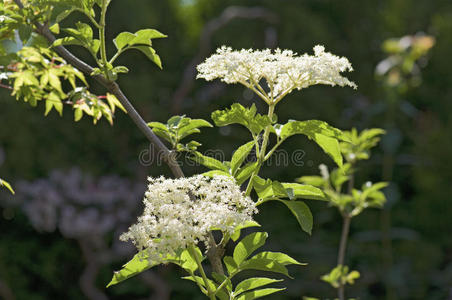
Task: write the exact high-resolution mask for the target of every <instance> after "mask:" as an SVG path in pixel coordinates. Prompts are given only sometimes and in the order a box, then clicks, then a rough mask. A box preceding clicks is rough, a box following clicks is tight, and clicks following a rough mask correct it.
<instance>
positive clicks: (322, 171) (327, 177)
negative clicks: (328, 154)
mask: <svg viewBox="0 0 452 300" xmlns="http://www.w3.org/2000/svg"><path fill="white" fill-rule="evenodd" d="M319 169H320V174H321V175H322V178H323V179H324V180H326V181H328V180H330V172H329V171H328V167H327V166H326V165H325V164H320V165H319Z"/></svg>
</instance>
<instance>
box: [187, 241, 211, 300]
mask: <svg viewBox="0 0 452 300" xmlns="http://www.w3.org/2000/svg"><path fill="white" fill-rule="evenodd" d="M188 251H189V252H190V255H191V256H192V257H193V258H194V259H195V262H196V264H197V265H198V269H199V273H201V277H202V280H203V281H204V285H205V286H206V289H207V295H208V296H209V298H210V299H211V300H215V299H216V298H215V292H214V291H212V290H211V289H210V285H209V280H208V279H207V276H206V272H204V268H203V267H202V264H201V261H200V260H199V257H198V254H197V253H196V250H195V247H193V245H191V246H189V247H188Z"/></svg>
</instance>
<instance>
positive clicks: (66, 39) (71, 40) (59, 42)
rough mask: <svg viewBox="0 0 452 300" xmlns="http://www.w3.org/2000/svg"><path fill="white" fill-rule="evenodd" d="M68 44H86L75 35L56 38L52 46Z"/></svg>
mask: <svg viewBox="0 0 452 300" xmlns="http://www.w3.org/2000/svg"><path fill="white" fill-rule="evenodd" d="M67 45H76V46H83V45H84V44H83V43H82V42H81V41H79V40H78V39H76V38H75V37H72V36H66V37H64V38H61V39H56V40H55V41H54V42H53V44H52V47H58V46H67Z"/></svg>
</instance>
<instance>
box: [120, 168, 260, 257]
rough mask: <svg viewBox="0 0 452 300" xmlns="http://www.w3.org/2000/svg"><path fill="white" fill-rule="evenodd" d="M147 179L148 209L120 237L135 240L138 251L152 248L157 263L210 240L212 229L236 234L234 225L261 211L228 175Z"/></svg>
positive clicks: (149, 251) (150, 255)
mask: <svg viewBox="0 0 452 300" xmlns="http://www.w3.org/2000/svg"><path fill="white" fill-rule="evenodd" d="M148 180H149V186H148V190H147V192H146V193H145V197H144V200H143V202H144V205H145V208H144V213H143V215H142V216H141V217H139V218H138V223H137V224H134V225H132V226H131V227H130V228H129V231H128V232H126V233H123V234H122V235H121V237H120V239H121V240H122V241H128V240H132V242H133V243H134V244H135V246H136V247H137V248H138V249H139V250H140V251H141V250H143V249H145V250H148V255H149V259H150V260H152V261H154V262H161V261H162V258H164V257H166V256H167V255H174V254H175V253H176V251H177V250H180V249H185V248H187V247H188V246H189V245H191V244H196V243H198V242H200V241H203V242H206V236H207V234H208V233H209V231H211V230H213V229H217V230H221V231H222V232H227V233H229V234H232V233H233V232H234V229H235V227H236V226H238V225H240V224H243V223H245V222H247V221H251V220H252V215H253V214H255V213H257V209H256V206H255V203H254V202H253V201H252V200H251V199H250V198H249V197H245V196H244V194H243V192H242V191H240V187H239V186H237V185H236V184H235V182H234V181H233V180H231V178H228V177H226V176H214V177H213V178H209V177H206V176H202V175H196V176H193V177H187V178H178V179H166V178H164V177H159V178H148Z"/></svg>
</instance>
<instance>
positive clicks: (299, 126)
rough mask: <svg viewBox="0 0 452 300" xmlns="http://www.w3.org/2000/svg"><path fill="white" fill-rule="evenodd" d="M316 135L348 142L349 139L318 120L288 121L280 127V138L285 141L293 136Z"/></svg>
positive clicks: (339, 131)
mask: <svg viewBox="0 0 452 300" xmlns="http://www.w3.org/2000/svg"><path fill="white" fill-rule="evenodd" d="M316 133H317V134H322V135H326V136H329V137H333V138H336V139H338V140H342V141H346V142H350V137H348V136H347V135H346V134H344V133H343V132H342V131H341V130H340V129H337V128H335V127H333V126H331V125H329V124H328V123H326V122H324V121H320V120H307V121H289V122H288V123H287V124H284V125H283V126H282V128H281V133H280V136H281V138H282V139H287V138H288V137H290V136H292V135H295V134H304V135H307V136H311V135H313V134H316Z"/></svg>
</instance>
